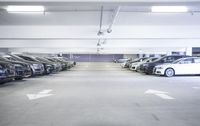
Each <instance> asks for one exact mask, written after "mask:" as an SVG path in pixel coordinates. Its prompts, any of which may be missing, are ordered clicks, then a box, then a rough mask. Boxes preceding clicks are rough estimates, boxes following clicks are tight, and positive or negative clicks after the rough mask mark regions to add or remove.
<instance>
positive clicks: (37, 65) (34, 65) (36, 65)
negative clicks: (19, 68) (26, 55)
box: [32, 64, 40, 69]
mask: <svg viewBox="0 0 200 126" xmlns="http://www.w3.org/2000/svg"><path fill="white" fill-rule="evenodd" d="M32 67H33V68H34V69H38V68H39V67H40V66H39V64H32Z"/></svg>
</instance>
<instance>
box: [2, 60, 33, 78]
mask: <svg viewBox="0 0 200 126" xmlns="http://www.w3.org/2000/svg"><path fill="white" fill-rule="evenodd" d="M0 60H1V61H5V62H9V63H11V64H13V65H14V67H15V80H22V79H23V78H24V77H29V76H31V68H30V67H29V65H28V64H26V63H23V62H20V61H11V60H9V59H7V58H4V57H3V56H0Z"/></svg>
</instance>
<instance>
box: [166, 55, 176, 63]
mask: <svg viewBox="0 0 200 126" xmlns="http://www.w3.org/2000/svg"><path fill="white" fill-rule="evenodd" d="M174 60H175V58H174V57H171V56H170V57H167V59H166V61H165V63H171V62H173V61H174Z"/></svg>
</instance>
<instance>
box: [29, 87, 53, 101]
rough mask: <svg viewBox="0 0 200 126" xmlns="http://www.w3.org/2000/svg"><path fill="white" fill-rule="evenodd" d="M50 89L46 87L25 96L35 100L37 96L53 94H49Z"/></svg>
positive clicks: (42, 96)
mask: <svg viewBox="0 0 200 126" xmlns="http://www.w3.org/2000/svg"><path fill="white" fill-rule="evenodd" d="M51 91H52V90H51V89H47V90H42V91H41V92H39V93H37V94H27V95H26V96H27V97H28V99H29V100H35V99H39V98H44V97H48V96H52V95H53V94H49V93H50V92H51Z"/></svg>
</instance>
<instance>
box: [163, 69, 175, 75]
mask: <svg viewBox="0 0 200 126" xmlns="http://www.w3.org/2000/svg"><path fill="white" fill-rule="evenodd" d="M174 75H175V71H174V69H172V68H167V69H166V70H165V76H166V77H172V76H174Z"/></svg>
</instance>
